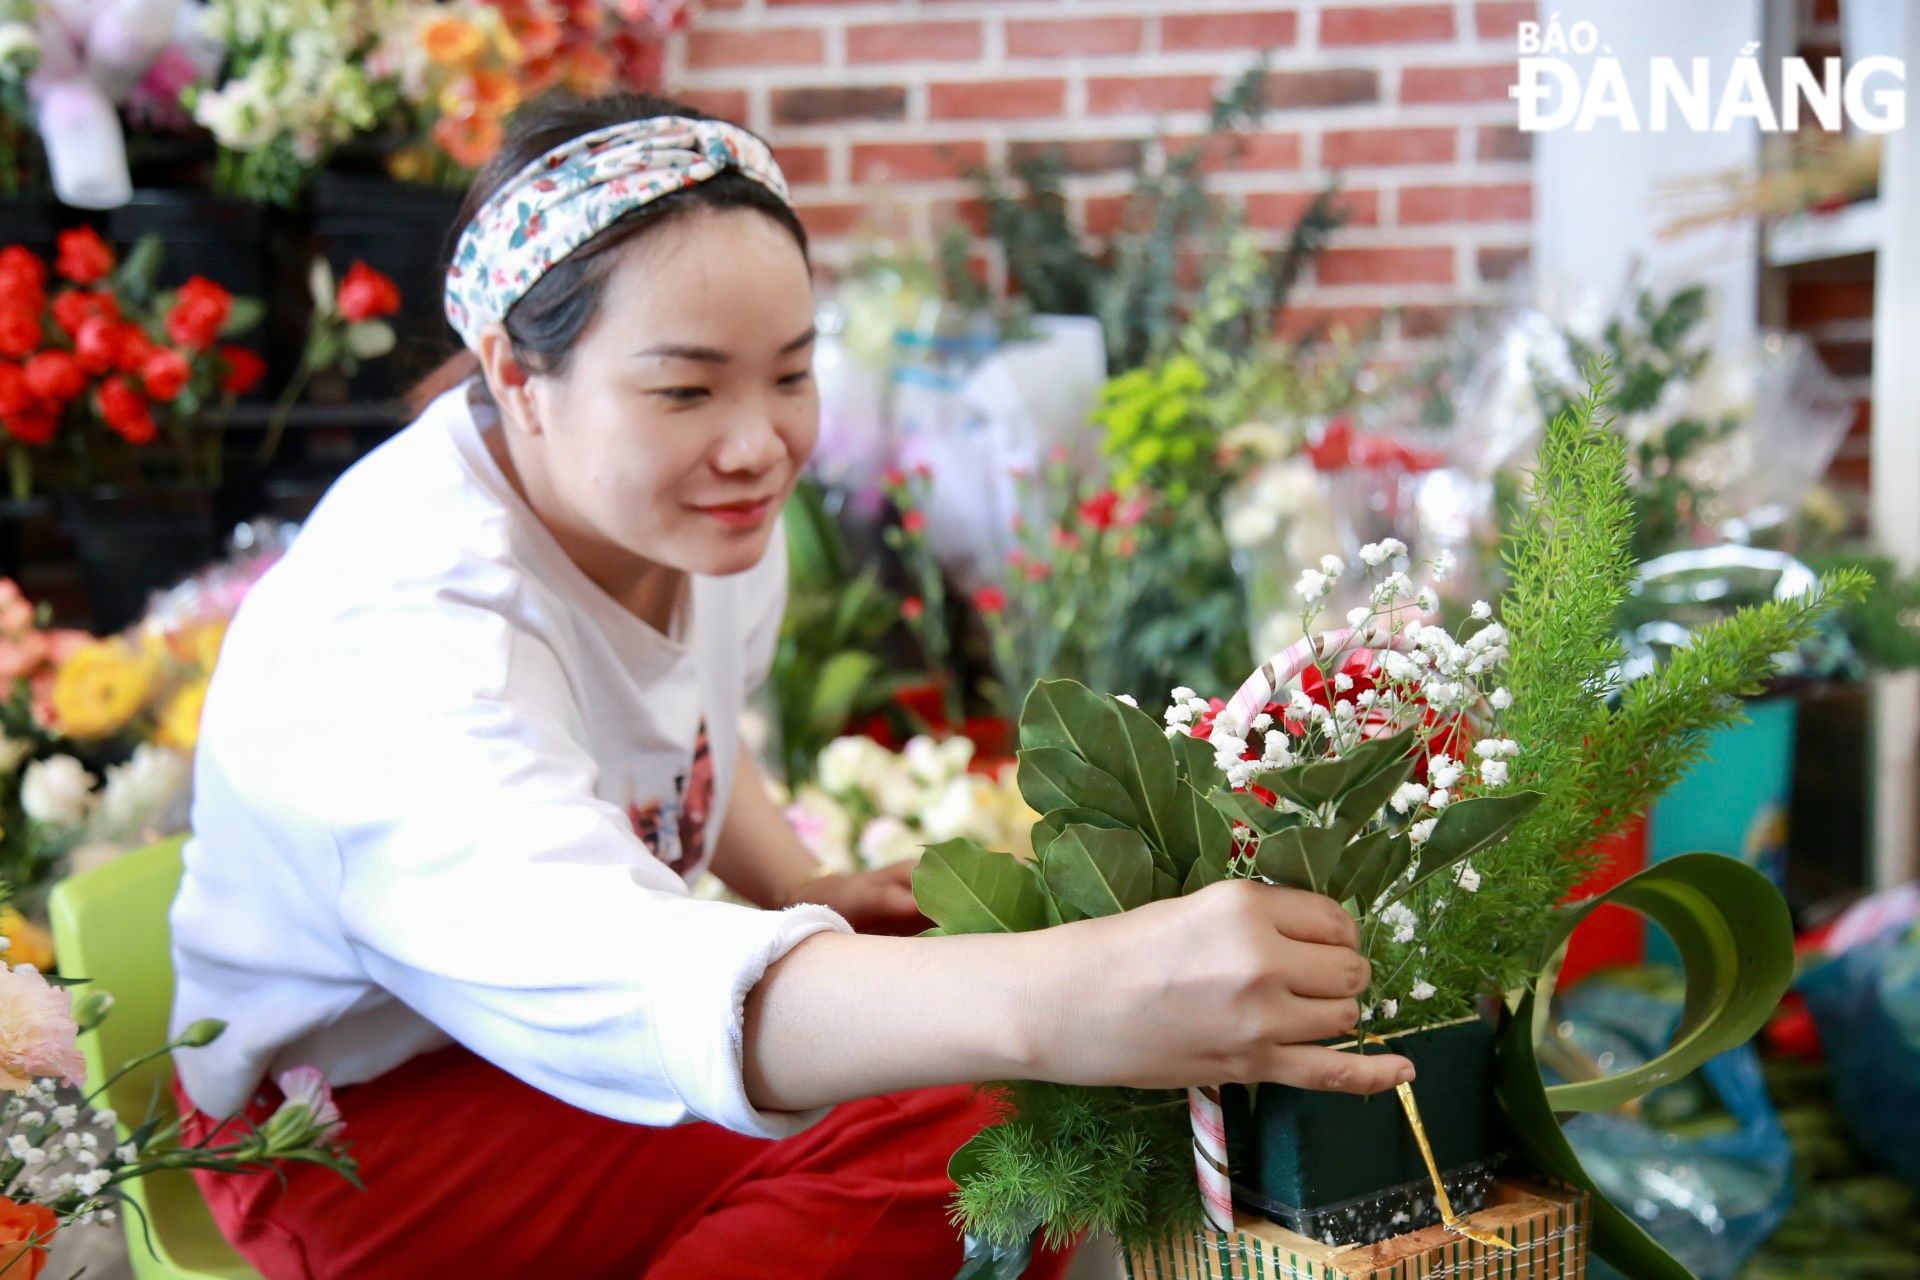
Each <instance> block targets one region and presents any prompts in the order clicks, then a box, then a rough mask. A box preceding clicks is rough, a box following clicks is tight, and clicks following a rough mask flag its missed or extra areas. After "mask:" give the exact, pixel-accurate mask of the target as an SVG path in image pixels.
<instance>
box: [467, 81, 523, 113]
mask: <svg viewBox="0 0 1920 1280" xmlns="http://www.w3.org/2000/svg"><path fill="white" fill-rule="evenodd" d="M469 83H470V84H471V85H472V88H473V105H474V107H475V108H476V109H477V110H479V111H482V112H486V113H488V114H491V115H496V116H503V117H504V116H506V115H509V114H511V113H512V111H513V109H514V108H515V107H517V106H519V105H520V86H519V85H518V84H516V83H514V79H513V77H512V76H510V75H508V74H507V73H506V72H504V71H476V72H474V73H473V75H472V76H471V77H469Z"/></svg>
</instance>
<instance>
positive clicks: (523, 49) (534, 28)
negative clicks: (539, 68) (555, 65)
mask: <svg viewBox="0 0 1920 1280" xmlns="http://www.w3.org/2000/svg"><path fill="white" fill-rule="evenodd" d="M507 31H508V32H509V33H510V34H511V35H512V36H513V38H514V41H515V42H516V43H517V44H518V45H519V46H520V57H523V58H525V59H526V60H527V61H529V62H533V61H538V60H539V59H541V58H547V57H551V56H552V55H553V53H554V51H555V50H557V49H559V47H560V39H561V36H562V34H563V33H562V32H561V30H560V24H559V23H558V22H555V21H554V20H553V19H552V18H551V17H550V16H548V15H547V14H544V13H529V14H525V15H522V16H515V17H509V18H508V19H507Z"/></svg>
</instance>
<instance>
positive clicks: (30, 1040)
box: [0, 964, 87, 1093]
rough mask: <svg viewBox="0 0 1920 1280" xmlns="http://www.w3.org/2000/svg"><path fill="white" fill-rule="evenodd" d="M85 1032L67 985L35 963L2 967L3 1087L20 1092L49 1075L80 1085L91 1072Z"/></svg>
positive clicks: (0, 1085)
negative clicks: (82, 1044)
mask: <svg viewBox="0 0 1920 1280" xmlns="http://www.w3.org/2000/svg"><path fill="white" fill-rule="evenodd" d="M79 1035H80V1029H79V1028H78V1027H77V1026H75V1025H74V1022H73V1001H72V998H71V997H70V996H69V995H68V994H67V991H66V989H65V988H64V987H55V986H51V985H49V984H48V982H47V980H46V979H45V978H43V977H41V976H40V971H39V970H38V969H35V968H33V967H32V966H30V965H24V964H23V965H15V966H14V967H12V968H10V969H3V970H0V1089H8V1090H11V1091H13V1092H15V1093H18V1092H19V1091H20V1090H22V1089H24V1088H26V1087H27V1086H28V1085H29V1084H31V1083H33V1081H34V1079H35V1078H36V1077H46V1076H57V1077H58V1078H60V1079H62V1080H64V1081H66V1082H67V1083H68V1084H70V1085H75V1086H78V1085H79V1083H80V1081H81V1080H82V1079H83V1078H84V1077H85V1076H86V1074H87V1064H86V1062H85V1061H84V1060H83V1059H82V1058H81V1057H80V1049H79V1046H78V1045H76V1044H75V1043H74V1041H75V1040H77V1039H78V1038H79Z"/></svg>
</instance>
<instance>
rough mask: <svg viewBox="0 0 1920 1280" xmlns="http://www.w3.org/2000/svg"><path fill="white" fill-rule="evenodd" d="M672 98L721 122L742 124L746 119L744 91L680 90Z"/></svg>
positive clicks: (745, 95) (745, 96)
mask: <svg viewBox="0 0 1920 1280" xmlns="http://www.w3.org/2000/svg"><path fill="white" fill-rule="evenodd" d="M673 96H674V98H675V99H676V100H677V101H680V102H684V103H686V104H687V105H688V106H690V107H695V108H698V109H699V110H701V111H704V112H706V113H707V114H708V115H710V116H719V117H720V118H721V119H722V120H732V121H735V122H736V123H744V122H745V121H746V118H747V94H746V91H745V90H744V89H680V90H676V91H675V93H674V95H673Z"/></svg>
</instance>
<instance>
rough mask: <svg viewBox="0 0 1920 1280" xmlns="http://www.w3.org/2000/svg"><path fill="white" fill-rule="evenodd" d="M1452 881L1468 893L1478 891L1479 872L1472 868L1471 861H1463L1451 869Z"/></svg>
mask: <svg viewBox="0 0 1920 1280" xmlns="http://www.w3.org/2000/svg"><path fill="white" fill-rule="evenodd" d="M1453 882H1454V883H1455V884H1457V885H1459V886H1460V887H1461V888H1462V889H1465V890H1466V891H1467V892H1468V893H1478V892H1480V873H1479V872H1478V871H1475V870H1474V869H1473V864H1472V863H1471V862H1463V863H1461V864H1460V865H1459V866H1457V867H1455V868H1454V869H1453Z"/></svg>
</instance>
